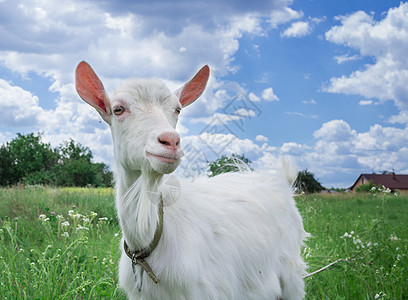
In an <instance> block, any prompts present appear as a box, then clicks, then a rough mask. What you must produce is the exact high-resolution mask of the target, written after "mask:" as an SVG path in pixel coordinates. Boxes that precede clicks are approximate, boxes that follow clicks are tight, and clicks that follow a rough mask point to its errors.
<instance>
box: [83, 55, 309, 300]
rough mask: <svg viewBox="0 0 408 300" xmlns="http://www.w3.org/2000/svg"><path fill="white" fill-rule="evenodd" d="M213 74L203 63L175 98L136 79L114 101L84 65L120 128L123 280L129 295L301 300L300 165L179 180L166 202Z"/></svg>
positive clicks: (100, 104)
mask: <svg viewBox="0 0 408 300" xmlns="http://www.w3.org/2000/svg"><path fill="white" fill-rule="evenodd" d="M208 77H209V68H208V66H204V67H203V68H202V69H201V70H200V71H199V72H198V73H197V74H196V75H195V76H194V78H193V79H191V80H190V81H189V82H187V83H186V84H185V85H184V86H183V87H182V88H181V89H180V90H179V91H178V92H176V93H172V92H170V91H169V89H168V88H166V86H165V85H164V84H163V83H161V82H160V81H157V80H142V79H134V80H130V81H128V82H126V83H125V84H123V85H122V86H121V87H119V88H118V89H117V90H116V91H115V93H114V95H113V96H112V97H108V95H107V93H106V92H105V89H104V87H103V85H102V82H101V81H100V80H99V78H98V77H97V75H96V74H95V73H94V71H93V70H92V68H91V67H90V66H89V65H88V64H87V63H86V62H81V63H80V64H79V65H78V67H77V69H76V88H77V91H78V93H79V95H80V96H81V98H82V99H83V100H84V101H86V102H87V103H89V104H90V105H91V106H93V107H94V108H95V109H96V110H97V111H98V113H99V114H100V115H101V117H102V118H103V120H105V121H106V122H107V123H108V124H109V126H110V128H111V132H112V138H113V146H114V156H115V180H116V184H115V187H116V206H117V211H118V215H119V220H120V225H121V228H122V233H123V239H124V243H125V246H124V249H123V253H122V257H121V259H120V264H119V284H120V286H121V287H122V288H123V289H124V290H125V291H126V293H127V295H128V297H129V298H131V299H175V300H181V299H189V300H195V299H198V300H207V299H245V300H249V299H251V300H253V299H279V298H282V299H301V298H303V296H304V283H303V279H302V276H303V275H304V273H305V267H306V266H305V264H304V262H303V261H302V259H301V257H300V247H301V244H302V241H303V239H304V238H305V237H306V233H305V231H304V230H303V225H302V219H301V217H300V215H299V213H298V211H297V209H296V205H295V202H294V200H293V197H292V189H291V184H292V183H293V180H294V179H295V177H296V171H294V168H292V167H291V166H288V165H286V166H283V168H282V170H281V171H279V172H278V171H276V172H274V173H271V174H269V173H268V174H266V173H259V172H251V171H244V172H239V173H228V174H223V175H219V176H216V177H213V178H197V179H196V180H195V181H194V182H190V181H189V180H182V179H180V180H179V182H180V194H179V195H178V199H177V201H175V202H174V201H172V203H166V201H168V200H169V199H163V197H161V196H160V195H161V194H164V193H165V192H166V191H165V188H166V185H165V184H162V182H163V180H164V177H163V176H168V175H164V174H169V173H171V172H173V171H174V170H175V169H176V168H177V166H178V165H179V163H180V159H181V157H182V156H183V152H182V149H181V147H180V137H179V135H178V133H177V132H176V131H175V129H174V128H175V126H176V123H177V119H178V114H179V113H180V111H181V109H182V108H184V107H185V106H187V105H189V104H191V103H192V102H194V101H195V100H196V99H197V98H198V97H199V96H200V95H201V93H202V92H203V91H204V88H205V86H206V83H207V80H208ZM171 176H172V175H171ZM167 186H168V185H167ZM160 198H161V199H162V201H164V208H163V202H162V201H161V200H160ZM164 198H166V197H164ZM163 210H164V213H163ZM163 216H164V217H163ZM152 241H153V242H152ZM140 249H143V250H142V251H141V252H142V253H137V252H138V251H139V250H140Z"/></svg>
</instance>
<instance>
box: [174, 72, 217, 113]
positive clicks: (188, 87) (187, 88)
mask: <svg viewBox="0 0 408 300" xmlns="http://www.w3.org/2000/svg"><path fill="white" fill-rule="evenodd" d="M209 76H210V68H209V67H208V66H207V65H205V66H204V67H202V68H201V69H200V71H198V72H197V74H196V75H195V76H194V77H193V78H192V79H191V80H190V81H189V82H187V83H186V84H185V85H184V86H183V87H181V88H180V89H178V90H177V91H176V92H175V94H176V96H177V97H178V98H179V101H180V104H181V105H182V106H183V107H186V106H187V105H190V104H191V103H193V102H194V101H195V100H197V99H198V97H200V96H201V94H202V93H203V92H204V89H205V86H206V85H207V81H208V77H209Z"/></svg>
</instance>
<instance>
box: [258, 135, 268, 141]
mask: <svg viewBox="0 0 408 300" xmlns="http://www.w3.org/2000/svg"><path fill="white" fill-rule="evenodd" d="M255 141H257V142H267V141H268V138H267V137H266V136H263V135H262V134H259V135H257V136H256V138H255Z"/></svg>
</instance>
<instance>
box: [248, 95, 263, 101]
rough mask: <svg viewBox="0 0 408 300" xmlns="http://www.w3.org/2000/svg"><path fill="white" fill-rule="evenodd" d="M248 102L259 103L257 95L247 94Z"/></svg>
mask: <svg viewBox="0 0 408 300" xmlns="http://www.w3.org/2000/svg"><path fill="white" fill-rule="evenodd" d="M248 98H249V100H251V101H254V102H259V101H261V98H259V97H258V96H257V95H255V94H254V93H249V95H248Z"/></svg>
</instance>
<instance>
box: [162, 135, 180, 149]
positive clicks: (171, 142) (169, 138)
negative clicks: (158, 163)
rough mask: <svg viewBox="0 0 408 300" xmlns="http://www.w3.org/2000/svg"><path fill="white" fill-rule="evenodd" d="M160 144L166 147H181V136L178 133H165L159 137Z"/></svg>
mask: <svg viewBox="0 0 408 300" xmlns="http://www.w3.org/2000/svg"><path fill="white" fill-rule="evenodd" d="M158 142H159V143H160V144H162V145H163V146H165V147H175V148H177V147H179V145H180V136H179V135H178V134H177V133H172V132H164V133H162V134H161V135H159V136H158Z"/></svg>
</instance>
